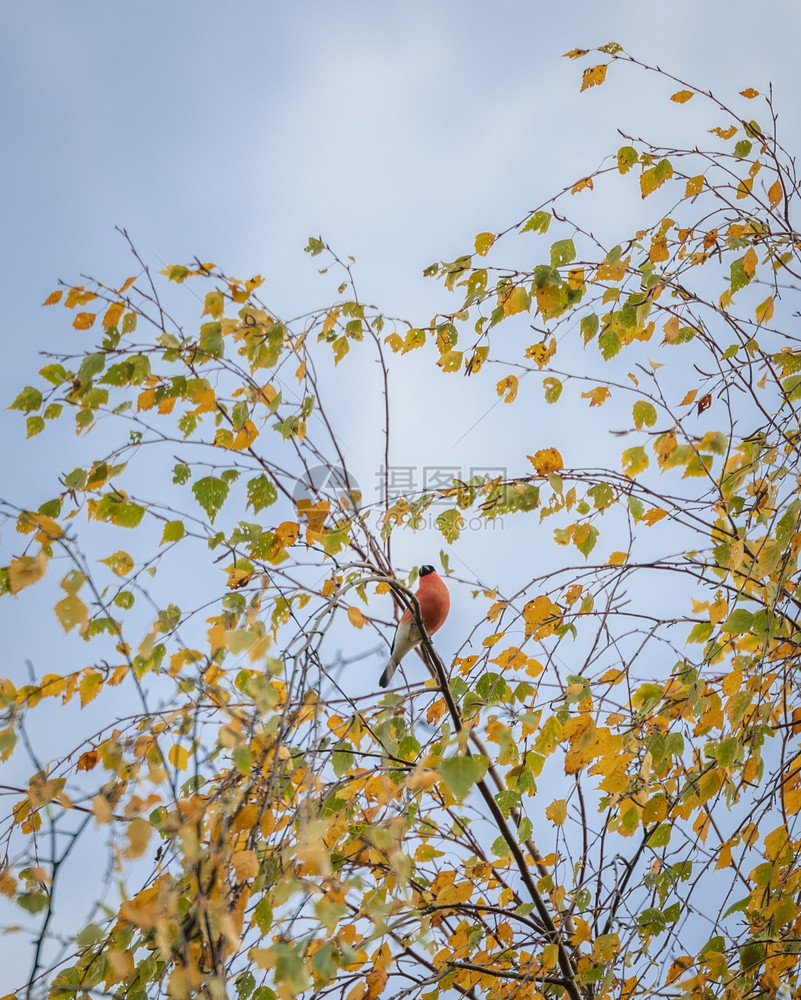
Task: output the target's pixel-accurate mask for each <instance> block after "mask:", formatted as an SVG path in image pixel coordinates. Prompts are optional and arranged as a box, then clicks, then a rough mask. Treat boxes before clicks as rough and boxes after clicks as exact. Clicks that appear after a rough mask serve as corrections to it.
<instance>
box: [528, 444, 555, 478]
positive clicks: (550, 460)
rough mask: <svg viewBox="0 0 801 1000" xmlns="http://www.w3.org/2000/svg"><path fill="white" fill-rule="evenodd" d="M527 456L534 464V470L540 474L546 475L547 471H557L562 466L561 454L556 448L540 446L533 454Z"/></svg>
mask: <svg viewBox="0 0 801 1000" xmlns="http://www.w3.org/2000/svg"><path fill="white" fill-rule="evenodd" d="M527 458H528V460H529V462H531V464H532V465H533V466H534V471H535V472H536V473H537V474H538V475H540V476H547V475H548V473H549V472H558V471H559V470H560V469H563V468H564V462H563V461H562V456H561V455H560V454H559V452H558V451H557V450H556V448H541V449H540V450H539V451H536V452H534V454H533V455H528V456H527Z"/></svg>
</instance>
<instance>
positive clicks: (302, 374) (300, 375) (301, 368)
mask: <svg viewBox="0 0 801 1000" xmlns="http://www.w3.org/2000/svg"><path fill="white" fill-rule="evenodd" d="M295 378H296V379H297V380H298V382H302V381H303V380H304V378H306V362H305V361H301V363H300V364H299V365H298V370H297V371H296V372H295Z"/></svg>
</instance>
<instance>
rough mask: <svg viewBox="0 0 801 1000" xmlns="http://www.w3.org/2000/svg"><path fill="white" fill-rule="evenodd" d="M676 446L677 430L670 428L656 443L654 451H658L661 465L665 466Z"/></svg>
mask: <svg viewBox="0 0 801 1000" xmlns="http://www.w3.org/2000/svg"><path fill="white" fill-rule="evenodd" d="M675 447H676V432H675V430H672V429H671V430H669V431H668V432H667V434H663V435H662V436H661V437H660V438H659V440H658V441H657V442H656V444H655V445H654V451H655V452H656V456H657V459H658V460H659V465H660V467H662V466H664V465H665V463H666V462H667V460H668V457H669V456H670V454H671V453H672V452H673V450H674V449H675Z"/></svg>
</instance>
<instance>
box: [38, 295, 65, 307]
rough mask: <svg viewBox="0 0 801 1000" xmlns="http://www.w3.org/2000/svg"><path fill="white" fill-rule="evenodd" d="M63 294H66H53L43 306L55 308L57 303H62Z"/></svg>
mask: <svg viewBox="0 0 801 1000" xmlns="http://www.w3.org/2000/svg"><path fill="white" fill-rule="evenodd" d="M63 294H64V293H63V292H62V291H57V292H51V293H50V294H49V295H48V296H47V298H46V299H45V300H44V302H43V303H42V305H43V306H54V305H55V304H56V302H60V301H61V296H62V295H63Z"/></svg>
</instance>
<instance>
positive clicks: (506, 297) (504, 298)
mask: <svg viewBox="0 0 801 1000" xmlns="http://www.w3.org/2000/svg"><path fill="white" fill-rule="evenodd" d="M498 305H499V306H503V314H504V316H514V315H515V314H516V313H521V312H528V310H529V308H530V306H531V296H530V295H529V293H528V290H527V289H526V288H523V286H522V285H514V286H513V287H512V288H505V289H504V290H503V291H502V292H501V294H500V295H499V296H498Z"/></svg>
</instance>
